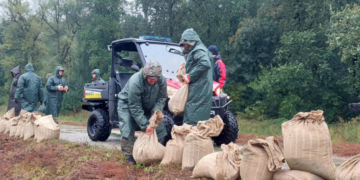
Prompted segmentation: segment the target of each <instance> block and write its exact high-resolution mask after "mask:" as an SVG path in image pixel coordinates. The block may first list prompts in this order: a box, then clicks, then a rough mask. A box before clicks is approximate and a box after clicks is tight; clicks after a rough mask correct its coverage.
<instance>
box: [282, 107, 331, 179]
mask: <svg viewBox="0 0 360 180" xmlns="http://www.w3.org/2000/svg"><path fill="white" fill-rule="evenodd" d="M282 134H283V137H284V155H285V159H286V162H287V163H288V165H289V167H290V169H292V170H301V171H306V172H309V173H312V174H315V175H318V176H320V177H322V178H324V179H328V180H334V179H335V164H334V162H333V160H332V144H331V138H330V134H329V129H328V126H327V124H326V122H325V119H324V116H323V111H321V110H319V111H311V112H305V113H304V112H300V113H297V114H296V115H295V116H294V118H293V119H292V120H290V121H287V122H285V123H283V124H282Z"/></svg>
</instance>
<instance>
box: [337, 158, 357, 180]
mask: <svg viewBox="0 0 360 180" xmlns="http://www.w3.org/2000/svg"><path fill="white" fill-rule="evenodd" d="M335 179H336V180H360V154H358V155H356V156H354V157H352V158H350V159H349V160H347V161H345V162H344V163H342V164H341V165H340V166H339V167H338V168H337V169H336V173H335Z"/></svg>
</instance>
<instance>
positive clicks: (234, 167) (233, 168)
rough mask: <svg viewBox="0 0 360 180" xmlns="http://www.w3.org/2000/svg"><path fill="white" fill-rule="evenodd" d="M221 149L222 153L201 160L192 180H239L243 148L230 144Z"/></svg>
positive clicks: (222, 146) (212, 154)
mask: <svg viewBox="0 0 360 180" xmlns="http://www.w3.org/2000/svg"><path fill="white" fill-rule="evenodd" d="M221 149H222V152H215V153H211V154H208V155H206V156H205V157H203V158H201V159H200V161H199V162H198V163H197V164H196V166H195V168H194V171H193V173H192V178H201V177H208V178H213V179H216V180H223V179H224V180H225V179H227V180H228V179H229V180H235V179H239V173H240V164H241V148H240V147H239V146H238V145H236V144H234V143H230V144H229V145H225V144H223V145H221Z"/></svg>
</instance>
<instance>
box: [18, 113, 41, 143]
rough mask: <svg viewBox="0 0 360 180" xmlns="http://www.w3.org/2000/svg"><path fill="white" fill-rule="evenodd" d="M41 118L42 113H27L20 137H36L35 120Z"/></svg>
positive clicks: (25, 138)
mask: <svg viewBox="0 0 360 180" xmlns="http://www.w3.org/2000/svg"><path fill="white" fill-rule="evenodd" d="M40 118H41V116H40V115H36V114H34V113H26V114H25V115H24V118H23V120H24V125H23V131H22V133H21V135H20V137H21V138H24V140H27V139H29V138H31V137H34V136H35V125H34V122H35V121H36V120H37V119H40Z"/></svg>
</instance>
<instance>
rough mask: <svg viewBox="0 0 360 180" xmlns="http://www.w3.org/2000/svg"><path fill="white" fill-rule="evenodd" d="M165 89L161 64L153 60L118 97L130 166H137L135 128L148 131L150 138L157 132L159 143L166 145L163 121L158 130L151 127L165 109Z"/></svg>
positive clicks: (123, 146) (133, 77)
mask: <svg viewBox="0 0 360 180" xmlns="http://www.w3.org/2000/svg"><path fill="white" fill-rule="evenodd" d="M166 86H167V84H166V79H165V77H164V76H162V69H161V65H160V64H159V63H158V62H156V61H150V62H148V63H146V65H145V67H144V70H143V71H140V72H137V73H135V74H134V75H132V76H131V78H130V79H129V81H128V82H127V83H126V85H125V87H124V88H123V89H122V90H121V92H120V93H119V95H118V98H119V101H118V115H119V127H120V132H121V140H120V143H121V150H122V152H123V154H124V155H125V157H126V162H127V163H126V164H127V165H131V164H136V162H135V160H134V158H133V154H132V152H133V147H134V142H135V136H134V133H135V130H136V129H139V130H141V131H144V132H145V131H146V133H147V134H149V135H151V134H153V132H154V131H155V130H156V134H157V136H158V140H159V142H162V144H164V142H163V141H164V139H165V136H166V135H167V132H166V129H165V124H164V123H163V122H160V123H159V124H158V126H157V128H154V127H151V126H150V125H149V119H150V116H151V115H153V114H154V113H155V112H156V111H157V110H160V111H162V110H163V108H164V106H165V101H166V99H167V90H166Z"/></svg>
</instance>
